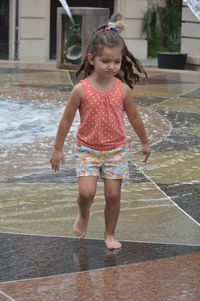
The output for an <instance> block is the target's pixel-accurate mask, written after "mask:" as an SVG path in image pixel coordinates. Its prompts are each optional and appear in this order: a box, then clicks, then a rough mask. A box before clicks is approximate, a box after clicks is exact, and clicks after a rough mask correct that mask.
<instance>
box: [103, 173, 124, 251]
mask: <svg viewBox="0 0 200 301" xmlns="http://www.w3.org/2000/svg"><path fill="white" fill-rule="evenodd" d="M121 184H122V180H112V179H104V194H105V199H106V205H105V211H104V214H105V236H104V238H105V244H106V247H107V248H108V249H119V248H121V243H120V242H119V241H117V240H116V239H115V238H114V234H115V228H116V225H117V221H118V217H119V212H120V198H121Z"/></svg>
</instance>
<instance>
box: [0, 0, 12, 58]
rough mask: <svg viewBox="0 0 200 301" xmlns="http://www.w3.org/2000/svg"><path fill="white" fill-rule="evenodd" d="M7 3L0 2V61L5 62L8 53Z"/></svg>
mask: <svg viewBox="0 0 200 301" xmlns="http://www.w3.org/2000/svg"><path fill="white" fill-rule="evenodd" d="M9 2H10V1H8V0H1V1H0V28H1V35H0V59H1V60H7V59H8V56H9V55H8V52H9V45H8V44H9Z"/></svg>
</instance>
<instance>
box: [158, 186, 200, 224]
mask: <svg viewBox="0 0 200 301" xmlns="http://www.w3.org/2000/svg"><path fill="white" fill-rule="evenodd" d="M158 185H159V187H160V188H161V189H162V190H163V191H164V192H165V193H166V194H167V195H169V196H170V197H171V198H172V200H173V201H174V202H175V203H176V204H177V205H178V206H179V207H181V208H182V209H183V210H184V211H185V212H187V213H188V214H189V215H190V216H192V217H193V218H194V219H195V220H196V221H197V222H199V223H200V185H199V183H196V184H195V183H190V184H187V183H174V184H173V183H171V184H168V185H167V184H159V183H158Z"/></svg>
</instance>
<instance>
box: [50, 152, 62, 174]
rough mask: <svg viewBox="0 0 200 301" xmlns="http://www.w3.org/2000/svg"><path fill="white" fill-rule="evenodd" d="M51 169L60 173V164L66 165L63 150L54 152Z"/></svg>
mask: <svg viewBox="0 0 200 301" xmlns="http://www.w3.org/2000/svg"><path fill="white" fill-rule="evenodd" d="M50 163H51V167H52V169H53V170H54V171H58V170H59V167H60V163H64V153H63V150H56V149H54V150H53V153H52V155H51V159H50Z"/></svg>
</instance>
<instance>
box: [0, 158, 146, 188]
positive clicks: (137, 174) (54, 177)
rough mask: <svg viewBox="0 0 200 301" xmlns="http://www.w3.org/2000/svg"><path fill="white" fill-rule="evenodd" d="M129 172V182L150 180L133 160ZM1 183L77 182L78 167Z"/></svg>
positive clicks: (3, 180)
mask: <svg viewBox="0 0 200 301" xmlns="http://www.w3.org/2000/svg"><path fill="white" fill-rule="evenodd" d="M129 173H130V178H129V179H128V180H127V181H128V182H132V183H143V182H147V181H148V180H147V178H145V176H144V175H143V173H142V172H141V171H140V170H139V169H138V168H137V167H136V165H134V164H133V163H132V162H129ZM0 183H60V184H61V183H77V177H76V168H75V167H71V168H69V167H67V168H66V169H61V170H59V172H53V171H52V170H51V169H49V170H46V171H43V172H40V173H33V174H30V175H26V176H20V177H11V178H4V179H1V180H0Z"/></svg>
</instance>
